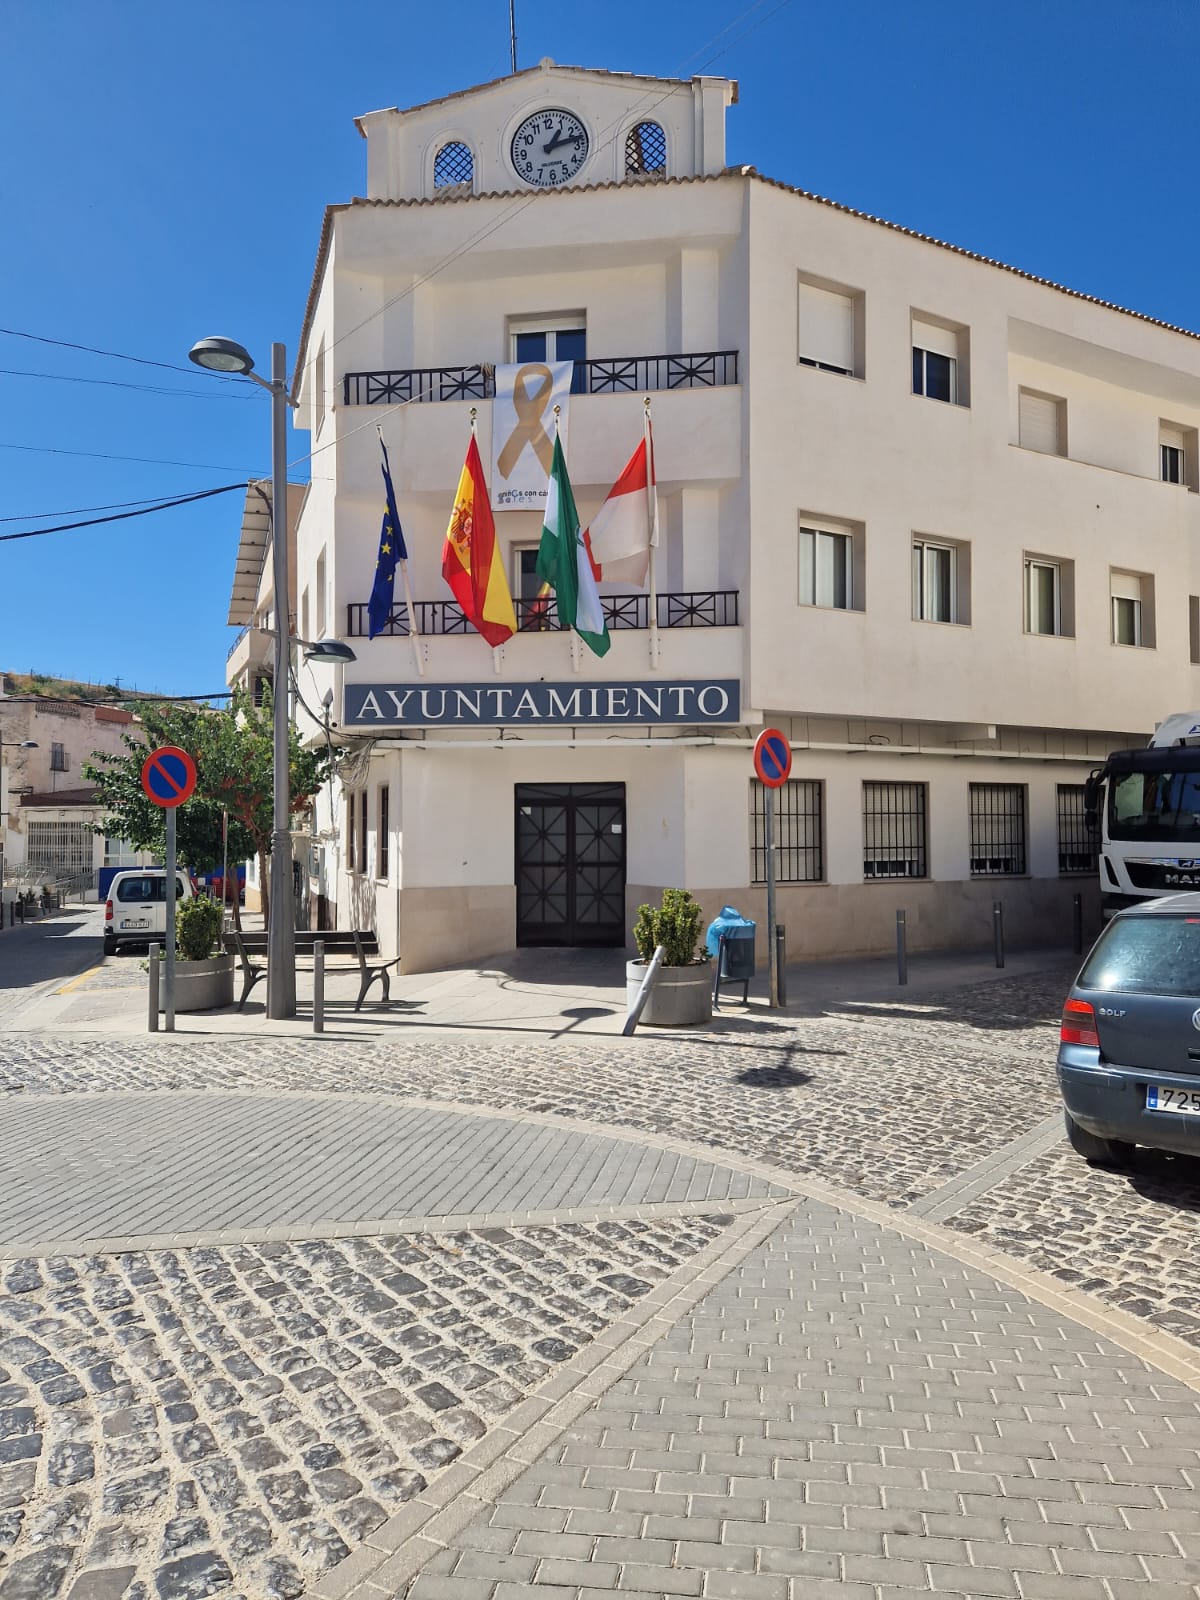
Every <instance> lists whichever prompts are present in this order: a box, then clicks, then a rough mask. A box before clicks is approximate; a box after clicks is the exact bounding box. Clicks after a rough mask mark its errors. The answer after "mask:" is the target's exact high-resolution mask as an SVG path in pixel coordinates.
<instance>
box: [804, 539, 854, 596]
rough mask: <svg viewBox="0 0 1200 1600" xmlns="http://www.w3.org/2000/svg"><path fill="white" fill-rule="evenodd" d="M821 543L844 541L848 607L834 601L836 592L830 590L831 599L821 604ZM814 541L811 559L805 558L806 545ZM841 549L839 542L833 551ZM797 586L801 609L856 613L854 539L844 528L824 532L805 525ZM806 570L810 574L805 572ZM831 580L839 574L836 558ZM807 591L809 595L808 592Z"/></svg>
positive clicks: (844, 580)
mask: <svg viewBox="0 0 1200 1600" xmlns="http://www.w3.org/2000/svg"><path fill="white" fill-rule="evenodd" d="M821 539H829V540H833V541H837V540H839V539H840V540H842V541H843V543H842V545H841V547H840V548H841V550H842V553H843V557H844V570H843V583H844V585H845V594H846V603H845V605H838V603H837V601H836V600H834V599H833V598H832V594H833V592H834V590H833V588H832V587H831V590H830V594H831V598H830V599H828V600H822V599H821V598H820V594H819V583H820V576H821V560H820V545H819V541H820V540H821ZM807 540H811V541H812V545H811V556H808V557H806V541H807ZM838 548H839V547H838V546H837V544H836V542H835V544H834V550H835V552H836V550H837V549H838ZM797 567H798V584H797V590H796V598H797V603H798V604H799V605H802V606H814V607H816V608H817V609H819V610H822V611H853V610H854V535H853V534H852V533H849V532H847V531H846V529H844V528H822V527H820V526H819V525H816V524H812V525H810V524H807V523H802V524H801V526H800V530H799V542H798V545H797ZM806 568H807V571H806ZM829 571H830V574H831V577H832V576H833V575H836V572H837V556H836V554H835V555H834V558H833V562H832V564H831V566H830V568H829ZM806 591H807V592H806Z"/></svg>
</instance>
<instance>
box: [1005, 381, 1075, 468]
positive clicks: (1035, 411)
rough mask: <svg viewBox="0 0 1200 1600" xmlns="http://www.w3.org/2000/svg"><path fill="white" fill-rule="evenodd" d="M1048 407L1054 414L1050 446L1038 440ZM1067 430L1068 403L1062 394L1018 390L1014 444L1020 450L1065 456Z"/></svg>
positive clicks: (1024, 389) (1036, 390)
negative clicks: (1052, 438) (1018, 446)
mask: <svg viewBox="0 0 1200 1600" xmlns="http://www.w3.org/2000/svg"><path fill="white" fill-rule="evenodd" d="M1047 408H1048V409H1049V411H1051V412H1052V413H1053V420H1054V442H1053V447H1052V448H1049V449H1048V448H1046V446H1045V445H1044V444H1040V443H1038V442H1037V437H1038V431H1039V429H1040V427H1041V425H1042V423H1043V422H1045V421H1046V420H1048V418H1047ZM1066 432H1067V402H1066V401H1065V400H1064V399H1063V398H1062V396H1061V395H1054V394H1043V393H1042V392H1041V391H1040V390H1038V389H1026V388H1023V387H1022V388H1019V389H1018V390H1017V443H1018V444H1019V445H1020V447H1021V449H1022V450H1032V451H1034V452H1035V454H1037V455H1042V456H1065V455H1066V453H1067V448H1066Z"/></svg>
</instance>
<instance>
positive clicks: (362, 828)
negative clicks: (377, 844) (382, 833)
mask: <svg viewBox="0 0 1200 1600" xmlns="http://www.w3.org/2000/svg"><path fill="white" fill-rule="evenodd" d="M358 870H359V871H360V872H361V873H362V875H363V877H364V878H365V877H366V875H367V791H366V790H365V789H364V790H363V791H362V793H361V794H360V795H359V797H358Z"/></svg>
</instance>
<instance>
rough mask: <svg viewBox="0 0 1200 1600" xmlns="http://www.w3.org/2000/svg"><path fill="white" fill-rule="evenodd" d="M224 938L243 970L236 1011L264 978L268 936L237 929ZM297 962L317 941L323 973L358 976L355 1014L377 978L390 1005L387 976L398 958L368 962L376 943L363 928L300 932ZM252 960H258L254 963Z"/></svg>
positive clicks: (374, 953) (375, 953)
mask: <svg viewBox="0 0 1200 1600" xmlns="http://www.w3.org/2000/svg"><path fill="white" fill-rule="evenodd" d="M225 938H226V939H227V940H228V941H229V942H230V943H231V944H232V945H233V947H234V950H235V951H236V952H237V958H238V961H239V962H240V963H241V968H242V997H241V999H240V1000H239V1001H238V1010H239V1011H240V1010H241V1009H242V1007H243V1006H244V1005H245V1004H246V1001H247V999H248V998H249V995H250V991H251V989H253V987H254V985H255V984H256V983H257V982H258V980H259V979H260V978H262V977H265V976H266V972H267V963H266V961H264V960H262V959H261V958H262V957H264V956H266V955H267V954H268V951H269V942H270V935H269V934H267V933H266V932H263V933H258V932H252V933H245V932H243V933H239V932H238V930H237V929H236V928H230V929H229V930H227V932H226V934H225ZM295 938H296V956H297V959H304V958H307V959H309V960H311V959H312V955H313V945H314V944H316V942H317V941H318V939H319V940H320V941H321V943H322V944H323V945H324V946H325V971H326V972H357V973H358V975H359V986H358V999H357V1000H356V1001H355V1002H354V1009H355V1011H359V1010H361V1009H362V1003H363V1001H364V1000H365V999H366V997H367V991H368V989H370V987H371V985H372V984H373V983H374V982H375V980H376V979H378V980H379V982H380V983H381V984H382V985H383V1004H384V1005H385V1006H386V1005H388V1004H389V1002H390V1001H391V998H392V983H391V977H390V974H389V969H390V968H391V967H395V966H398V965H399V963H400V957H399V956H396V957H395V958H394V959H393V960H391V961H378V960H369V959H368V958H369V957H377V956H378V955H379V940H378V939H377V938H376V936H375V935H374V934H373V933H371V932H370V931H369V930H368V929H365V928H347V929H345V930H344V931H338V932H330V931H327V932H325V933H316V932H310V931H308V930H306V929H299V930H298V931H297V933H296V935H295ZM331 955H332V956H334V957H337V956H339V955H340V956H343V957H350V956H353V958H354V959H353V961H350V960H343V961H342V962H341V963H336V962H335V963H333V964H331V963H330V960H329V957H330V956H331ZM255 957H259V958H260V959H258V960H255Z"/></svg>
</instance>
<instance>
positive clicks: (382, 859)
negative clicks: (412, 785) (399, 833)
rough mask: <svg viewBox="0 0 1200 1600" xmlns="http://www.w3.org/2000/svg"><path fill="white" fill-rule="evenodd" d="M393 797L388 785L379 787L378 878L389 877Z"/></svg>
mask: <svg viewBox="0 0 1200 1600" xmlns="http://www.w3.org/2000/svg"><path fill="white" fill-rule="evenodd" d="M390 802H391V796H390V794H389V793H388V786H387V784H386V783H381V784H380V785H379V833H378V835H377V838H376V845H375V859H376V872H375V876H376V877H377V878H386V877H387V875H388V843H389V839H388V827H389V821H390V819H389V816H388V812H389V810H390Z"/></svg>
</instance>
